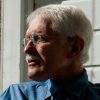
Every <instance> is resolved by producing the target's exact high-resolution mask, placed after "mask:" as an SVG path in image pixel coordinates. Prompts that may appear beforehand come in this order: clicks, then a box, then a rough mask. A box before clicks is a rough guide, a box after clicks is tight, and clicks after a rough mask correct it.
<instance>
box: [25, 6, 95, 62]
mask: <svg viewBox="0 0 100 100" xmlns="http://www.w3.org/2000/svg"><path fill="white" fill-rule="evenodd" d="M36 16H39V17H40V18H43V19H49V20H50V21H51V23H52V24H51V28H52V30H54V31H56V32H58V33H59V34H61V36H63V37H74V36H79V37H80V38H81V39H83V41H84V49H83V51H82V54H81V61H82V63H85V62H86V61H87V60H88V50H89V46H90V43H91V40H92V36H93V30H92V26H91V23H90V21H89V20H88V18H87V17H86V15H85V14H84V13H83V11H81V10H80V9H79V8H77V7H75V6H72V5H47V6H44V7H40V8H38V9H36V10H35V11H34V12H32V13H31V14H30V15H29V16H28V18H27V23H28V24H30V22H31V21H32V20H33V19H34V17H36Z"/></svg>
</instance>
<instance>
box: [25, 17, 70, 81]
mask: <svg viewBox="0 0 100 100" xmlns="http://www.w3.org/2000/svg"><path fill="white" fill-rule="evenodd" d="M32 36H33V37H34V40H35V43H32V41H31V39H30V38H31V37H32ZM26 37H27V38H28V39H30V40H29V41H28V42H27V44H26V46H25V47H24V52H25V54H26V60H27V66H28V76H29V77H30V78H31V79H33V80H37V81H42V80H46V79H48V78H53V77H56V76H59V75H60V74H61V73H63V70H64V67H65V66H67V63H68V61H67V60H66V59H67V56H66V55H67V53H68V51H67V49H66V47H65V46H64V44H63V42H62V40H61V39H60V35H59V34H58V33H57V32H54V31H52V29H51V28H50V27H49V24H48V22H46V21H45V22H44V21H43V20H41V19H39V18H34V19H33V20H32V22H31V23H30V25H29V27H28V29H27V32H26Z"/></svg>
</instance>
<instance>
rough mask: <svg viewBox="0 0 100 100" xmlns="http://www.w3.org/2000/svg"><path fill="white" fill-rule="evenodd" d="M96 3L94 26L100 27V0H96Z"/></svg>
mask: <svg viewBox="0 0 100 100" xmlns="http://www.w3.org/2000/svg"><path fill="white" fill-rule="evenodd" d="M94 4H95V5H94V9H95V12H94V28H95V29H100V0H95V2H94Z"/></svg>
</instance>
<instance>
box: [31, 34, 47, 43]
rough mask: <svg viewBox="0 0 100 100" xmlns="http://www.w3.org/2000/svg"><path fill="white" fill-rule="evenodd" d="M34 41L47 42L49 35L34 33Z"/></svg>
mask: <svg viewBox="0 0 100 100" xmlns="http://www.w3.org/2000/svg"><path fill="white" fill-rule="evenodd" d="M32 39H33V41H34V42H46V41H47V40H48V36H47V35H34V36H33V37H32Z"/></svg>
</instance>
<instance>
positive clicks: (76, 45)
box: [68, 36, 84, 57]
mask: <svg viewBox="0 0 100 100" xmlns="http://www.w3.org/2000/svg"><path fill="white" fill-rule="evenodd" d="M68 42H69V46H70V51H69V54H70V56H71V57H72V56H77V55H80V53H81V52H82V50H83V48H84V41H83V39H81V38H80V37H78V36H74V37H71V38H69V39H68Z"/></svg>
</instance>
